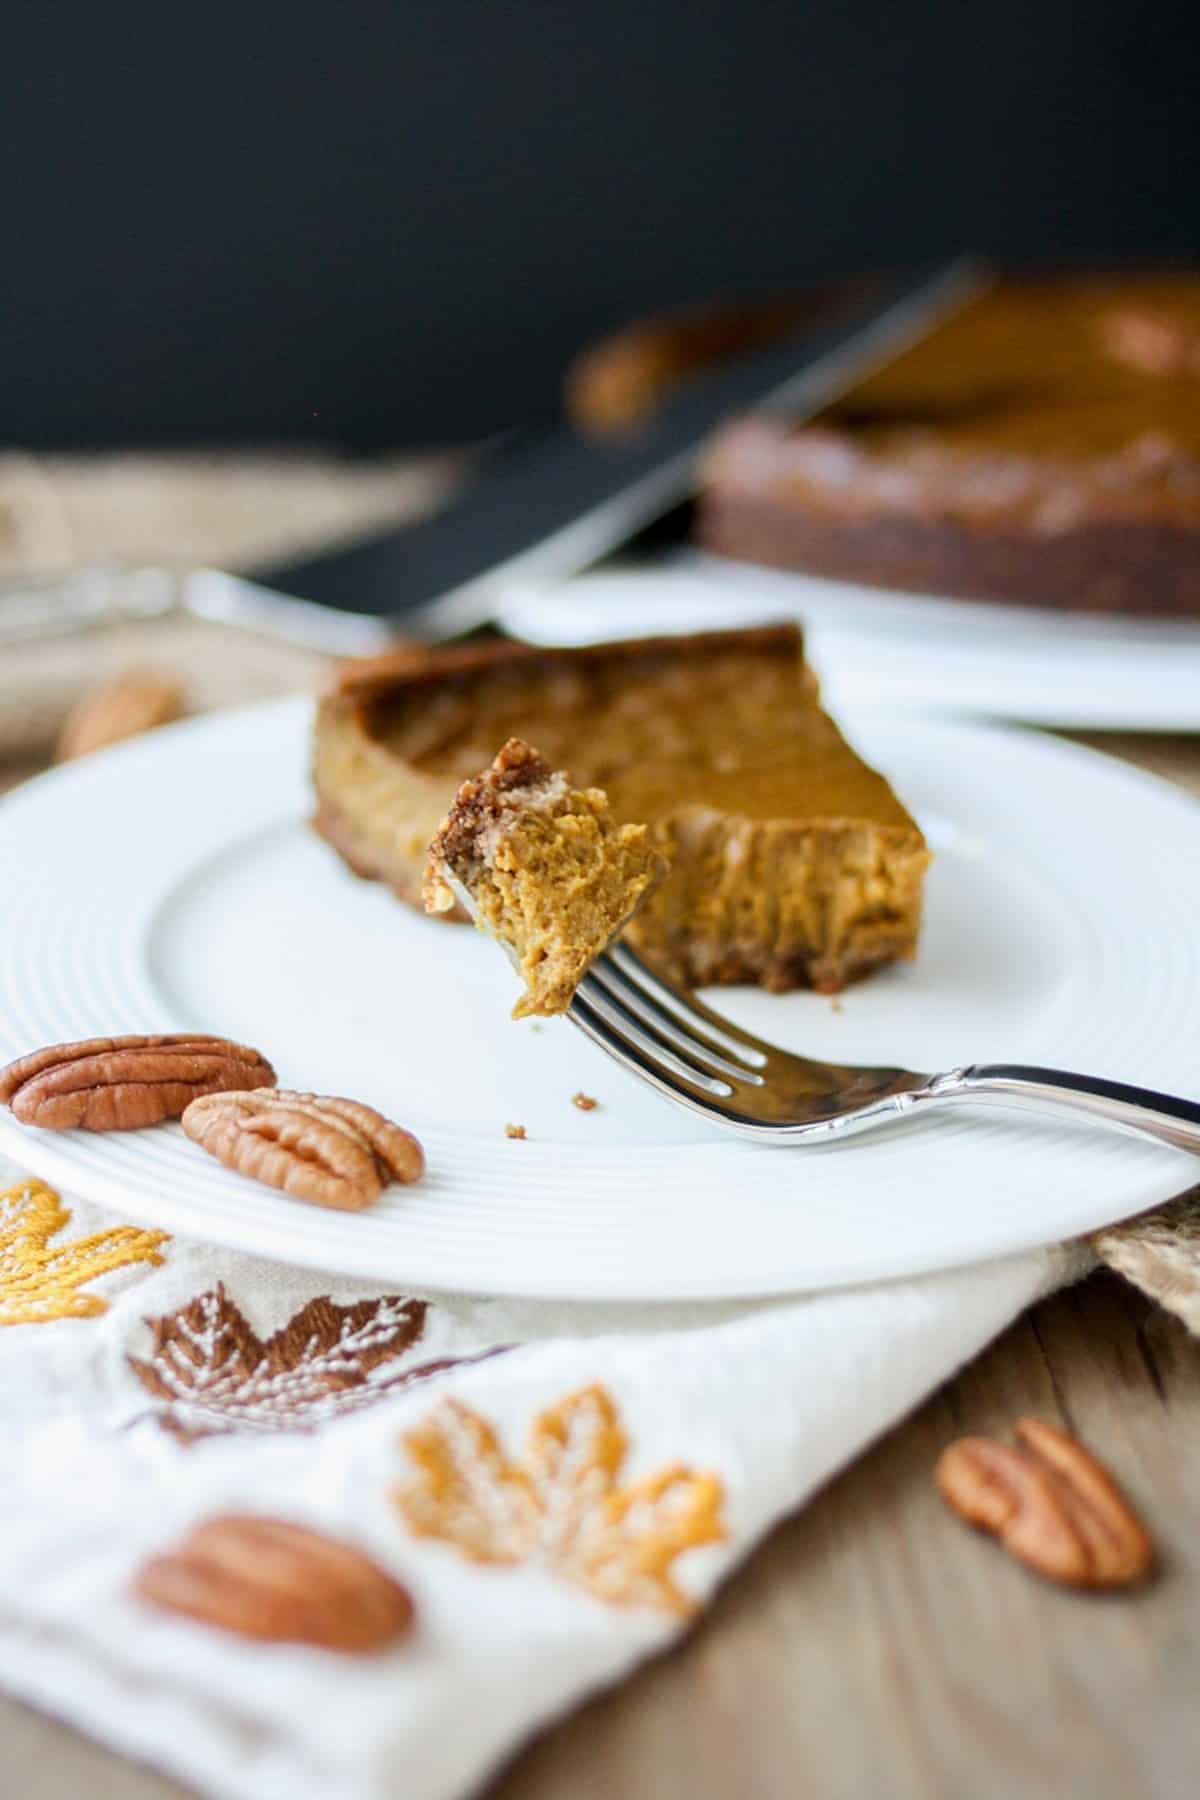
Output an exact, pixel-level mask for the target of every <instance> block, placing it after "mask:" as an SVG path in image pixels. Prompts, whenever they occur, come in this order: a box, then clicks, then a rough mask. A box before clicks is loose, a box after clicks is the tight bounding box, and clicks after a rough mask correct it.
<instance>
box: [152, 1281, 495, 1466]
mask: <svg viewBox="0 0 1200 1800" xmlns="http://www.w3.org/2000/svg"><path fill="white" fill-rule="evenodd" d="M427 1310H428V1309H427V1306H426V1303H425V1301H423V1300H404V1299H401V1298H400V1297H399V1296H398V1295H395V1294H385V1295H384V1296H383V1297H382V1298H381V1299H378V1300H360V1301H359V1302H357V1303H356V1304H355V1305H353V1306H339V1305H337V1304H336V1303H335V1302H334V1301H332V1300H329V1299H326V1298H324V1297H322V1298H320V1299H316V1300H310V1301H309V1302H308V1304H307V1306H304V1307H302V1308H301V1309H300V1311H299V1312H297V1313H295V1314H293V1316H292V1317H291V1318H290V1319H289V1320H288V1322H287V1324H286V1325H284V1326H282V1327H281V1329H280V1330H278V1331H276V1332H274V1333H273V1334H272V1335H271V1336H270V1337H268V1338H265V1339H263V1338H260V1337H258V1335H257V1334H256V1333H255V1331H254V1329H253V1327H252V1326H251V1325H250V1322H249V1320H248V1319H247V1318H246V1317H245V1314H244V1313H242V1311H241V1310H240V1308H239V1307H238V1306H237V1305H236V1304H235V1303H234V1301H232V1300H231V1299H230V1298H229V1296H228V1294H227V1293H226V1292H225V1289H224V1287H223V1286H222V1285H220V1284H218V1285H217V1286H216V1287H215V1288H212V1289H210V1290H209V1291H208V1292H206V1293H203V1294H198V1295H197V1296H196V1298H195V1299H194V1300H192V1301H190V1302H189V1304H188V1305H187V1306H184V1307H181V1308H180V1310H179V1311H178V1312H174V1313H167V1314H164V1316H163V1317H161V1318H158V1319H148V1320H147V1321H146V1322H147V1324H148V1325H149V1326H150V1328H151V1331H152V1332H153V1344H152V1347H151V1352H150V1355H149V1357H148V1358H147V1359H146V1360H145V1361H142V1360H140V1359H139V1358H137V1357H133V1356H131V1357H129V1358H128V1359H127V1360H128V1362H129V1365H130V1367H131V1369H132V1370H133V1372H134V1374H135V1375H136V1376H137V1378H138V1380H139V1381H140V1382H141V1384H142V1386H143V1387H144V1388H145V1389H146V1391H147V1393H149V1394H152V1395H153V1396H154V1398H155V1399H156V1400H161V1401H163V1402H165V1408H164V1410H163V1411H162V1412H160V1413H159V1414H158V1419H159V1423H160V1424H161V1425H162V1426H163V1427H164V1428H165V1429H166V1430H168V1431H172V1432H174V1433H175V1435H176V1436H177V1437H180V1438H182V1439H184V1440H185V1441H191V1440H192V1439H194V1438H198V1437H207V1436H210V1435H212V1434H213V1433H217V1432H226V1431H259V1432H270V1431H297V1430H312V1429H313V1428H314V1427H316V1426H318V1425H320V1424H323V1423H324V1422H325V1421H326V1420H328V1419H331V1418H335V1417H337V1416H339V1415H341V1414H342V1413H346V1412H351V1411H354V1410H356V1409H357V1408H358V1407H360V1406H367V1405H370V1404H371V1402H372V1401H374V1400H376V1399H378V1398H379V1397H380V1396H381V1395H382V1394H384V1393H390V1392H392V1391H394V1390H395V1389H396V1388H398V1387H403V1386H406V1385H407V1384H408V1383H410V1382H415V1381H423V1380H427V1379H428V1378H429V1377H430V1376H431V1375H436V1374H438V1373H440V1372H441V1371H442V1370H443V1369H447V1368H452V1367H454V1366H455V1365H456V1363H457V1362H459V1361H473V1360H475V1359H474V1358H454V1357H449V1358H442V1359H440V1360H439V1361H436V1362H430V1363H422V1364H420V1365H418V1366H417V1367H415V1368H414V1367H411V1366H410V1367H407V1368H404V1369H399V1370H392V1371H390V1372H385V1373H384V1374H383V1375H382V1376H380V1375H377V1374H376V1371H380V1370H383V1371H388V1369H389V1365H390V1364H392V1363H394V1362H395V1361H396V1360H397V1358H399V1357H401V1356H403V1355H404V1353H405V1352H406V1351H407V1350H410V1349H411V1348H412V1346H413V1345H414V1344H416V1343H418V1342H419V1341H420V1338H421V1336H422V1334H423V1332H424V1329H425V1316H426V1312H427Z"/></svg>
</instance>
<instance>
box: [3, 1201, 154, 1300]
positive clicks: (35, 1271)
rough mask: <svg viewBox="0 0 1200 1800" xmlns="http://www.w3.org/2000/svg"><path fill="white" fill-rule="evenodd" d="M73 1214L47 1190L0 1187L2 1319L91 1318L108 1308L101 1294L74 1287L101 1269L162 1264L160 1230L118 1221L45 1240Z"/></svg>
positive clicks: (93, 1276)
mask: <svg viewBox="0 0 1200 1800" xmlns="http://www.w3.org/2000/svg"><path fill="white" fill-rule="evenodd" d="M70 1219H71V1214H70V1211H69V1209H68V1208H67V1207H65V1206H64V1205H63V1203H62V1201H61V1200H60V1199H59V1197H58V1195H57V1194H56V1193H55V1192H54V1189H53V1188H48V1187H46V1186H45V1184H44V1183H43V1182H40V1181H20V1182H18V1183H17V1185H16V1186H15V1187H10V1188H6V1189H5V1190H4V1192H3V1193H0V1325H39V1324H45V1323H46V1322H47V1321H48V1320H50V1319H91V1318H95V1317H96V1315H97V1314H98V1313H103V1312H107V1311H108V1301H107V1300H104V1299H102V1298H101V1297H100V1295H99V1294H85V1293H82V1292H81V1291H80V1290H81V1289H82V1288H83V1287H84V1286H85V1285H86V1283H88V1282H89V1281H95V1280H96V1278H97V1276H99V1275H107V1274H108V1273H109V1272H110V1271H111V1270H113V1269H125V1268H128V1267H129V1266H130V1264H132V1263H139V1262H140V1263H149V1264H152V1265H157V1264H161V1262H162V1257H161V1256H159V1254H158V1247H159V1245H160V1244H165V1243H166V1241H167V1234H166V1232H165V1231H139V1230H138V1229H137V1228H136V1227H135V1226H133V1225H117V1226H114V1227H112V1228H111V1229H110V1230H108V1231H95V1232H93V1233H92V1234H91V1236H90V1237H81V1238H74V1239H72V1240H71V1241H70V1242H69V1243H65V1244H51V1242H50V1239H51V1238H52V1237H54V1236H55V1235H56V1234H57V1233H58V1232H60V1231H61V1230H62V1229H63V1227H64V1226H65V1225H68V1224H69V1223H70Z"/></svg>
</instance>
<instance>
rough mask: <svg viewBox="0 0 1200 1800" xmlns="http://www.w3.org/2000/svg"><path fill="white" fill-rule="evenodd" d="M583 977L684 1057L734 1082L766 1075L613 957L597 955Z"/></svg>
mask: <svg viewBox="0 0 1200 1800" xmlns="http://www.w3.org/2000/svg"><path fill="white" fill-rule="evenodd" d="M584 979H585V982H586V983H587V984H589V985H590V986H591V987H596V986H599V987H601V988H603V990H604V992H605V993H606V994H607V995H608V996H609V997H610V998H611V999H612V1000H613V1001H614V1003H616V1004H617V1005H618V1006H620V1008H621V1010H622V1012H623V1013H624V1014H626V1015H628V1016H629V1017H630V1018H632V1019H633V1020H634V1021H635V1022H636V1024H638V1025H639V1026H641V1027H642V1028H643V1029H644V1030H646V1031H649V1032H650V1033H651V1034H652V1036H654V1037H655V1038H656V1039H657V1040H658V1042H659V1043H660V1044H665V1045H667V1046H668V1047H674V1049H676V1050H677V1051H678V1052H679V1053H680V1054H681V1055H682V1056H683V1058H684V1060H685V1061H687V1062H691V1063H692V1064H694V1065H695V1064H698V1065H699V1066H700V1067H701V1068H702V1069H704V1070H706V1071H708V1072H709V1073H712V1074H717V1075H726V1076H730V1077H732V1079H733V1080H734V1081H735V1082H738V1081H748V1082H750V1083H752V1085H753V1086H755V1087H761V1086H762V1082H763V1077H762V1076H761V1075H760V1074H758V1073H757V1071H756V1070H754V1069H750V1068H747V1067H746V1065H745V1063H740V1062H733V1061H731V1060H730V1059H729V1057H727V1056H724V1055H723V1054H722V1053H721V1051H720V1050H719V1049H718V1047H717V1045H716V1044H715V1042H714V1041H713V1038H712V1035H711V1034H710V1033H708V1032H704V1033H701V1032H699V1031H696V1030H694V1029H692V1028H690V1027H689V1026H687V1025H685V1024H684V1022H683V1018H682V1017H681V1016H679V1015H677V1014H675V1013H670V1012H668V1011H667V1009H666V1007H664V1006H662V1005H660V1004H659V1002H658V1001H657V1000H656V999H655V997H654V995H653V994H651V993H650V992H648V990H647V989H646V988H643V987H640V986H639V985H638V984H637V983H636V982H634V981H630V979H629V978H628V976H627V975H625V974H624V973H623V972H622V970H621V969H619V968H618V967H617V966H616V965H615V964H614V963H613V962H612V960H611V958H609V957H607V956H599V957H597V958H596V961H595V962H594V963H593V964H592V966H591V969H590V970H589V971H588V974H587V975H586V976H585V978H584Z"/></svg>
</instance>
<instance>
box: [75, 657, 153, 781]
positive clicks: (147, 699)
mask: <svg viewBox="0 0 1200 1800" xmlns="http://www.w3.org/2000/svg"><path fill="white" fill-rule="evenodd" d="M182 714H183V688H182V686H181V685H180V683H179V682H178V681H176V679H175V677H174V676H173V675H166V674H160V673H158V672H157V671H156V670H154V669H129V670H127V671H126V672H125V674H123V675H118V676H116V677H115V678H114V679H113V680H112V681H106V682H104V683H103V685H102V686H100V687H97V688H93V689H92V691H91V692H90V693H88V694H85V695H84V696H83V699H82V700H80V701H79V702H78V704H77V705H76V706H74V707H73V708H72V710H71V712H70V713H69V714H68V715H67V718H66V720H65V722H64V724H63V728H62V731H61V732H60V733H59V739H58V750H57V760H58V761H59V762H71V761H73V760H74V758H75V757H77V756H88V755H90V754H91V752H92V751H93V750H103V749H104V748H105V747H106V746H107V745H108V744H117V743H120V741H121V740H122V738H130V737H136V736H137V735H138V733H139V732H142V731H152V730H153V729H154V727H155V726H156V725H169V724H170V723H171V721H172V720H173V719H178V718H180V717H181V716H182Z"/></svg>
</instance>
